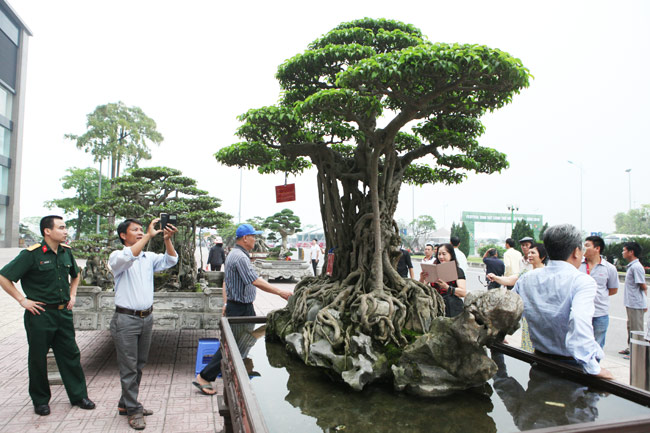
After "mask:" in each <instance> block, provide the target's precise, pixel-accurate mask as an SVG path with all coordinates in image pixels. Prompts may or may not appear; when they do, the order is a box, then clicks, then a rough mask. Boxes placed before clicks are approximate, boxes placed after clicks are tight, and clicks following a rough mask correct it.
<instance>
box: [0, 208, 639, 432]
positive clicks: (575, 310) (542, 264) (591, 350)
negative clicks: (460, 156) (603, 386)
mask: <svg viewBox="0 0 650 433" xmlns="http://www.w3.org/2000/svg"><path fill="white" fill-rule="evenodd" d="M159 220H160V219H159V218H156V219H154V220H153V221H151V223H150V224H149V225H148V227H147V229H146V231H145V230H143V225H142V223H140V222H139V221H138V220H135V219H127V220H125V221H123V222H122V223H121V224H120V225H119V226H118V228H117V233H118V236H119V240H120V242H121V243H122V244H123V246H124V248H122V249H120V250H117V251H114V252H113V253H112V254H111V255H110V258H109V264H110V267H111V270H112V272H113V274H114V279H115V313H114V315H113V318H112V320H111V324H110V330H111V335H112V337H113V341H114V343H115V347H116V352H117V363H118V367H119V376H120V378H119V380H120V383H121V389H122V392H121V395H120V398H119V400H118V402H117V410H118V412H119V414H121V415H126V416H127V420H128V423H129V425H130V426H131V427H132V428H134V429H137V430H141V429H144V428H145V426H146V421H145V418H144V417H145V416H148V415H152V414H153V411H151V410H149V409H147V408H145V407H144V406H143V405H142V404H141V403H140V402H139V401H138V395H139V386H140V381H141V378H142V369H143V368H144V366H145V364H146V362H147V359H148V354H149V346H150V343H151V334H152V329H153V293H154V288H153V275H154V272H158V271H161V270H164V269H168V268H170V267H172V266H174V265H175V264H176V263H177V261H178V256H177V253H176V251H175V249H174V246H173V243H172V238H173V236H174V234H175V233H176V232H177V229H176V227H174V226H173V225H171V224H167V225H166V226H165V227H161V226H160V224H159ZM40 229H41V234H42V235H43V241H42V242H41V243H39V244H35V245H32V246H31V247H29V248H27V249H25V250H23V251H21V253H20V254H19V255H18V256H17V257H16V258H15V259H14V260H13V261H11V262H10V263H9V264H7V265H6V266H5V267H3V268H2V269H1V270H0V285H1V286H2V288H3V289H4V290H5V291H6V292H7V293H8V294H9V295H10V296H11V297H13V298H14V299H15V300H16V301H17V302H18V303H19V304H20V306H21V307H22V308H24V309H25V330H26V332H27V339H28V343H29V355H28V371H29V394H30V397H31V399H32V402H33V404H34V411H35V413H37V414H39V415H43V416H45V415H49V414H50V407H49V400H50V397H51V394H50V388H49V383H48V380H47V362H46V355H47V352H48V349H49V348H50V347H51V348H52V350H53V352H54V356H55V358H56V362H57V365H58V367H59V370H60V372H61V377H62V380H63V384H64V386H65V389H66V392H67V395H68V398H69V400H70V402H71V404H73V405H76V406H79V407H80V408H82V409H88V410H92V409H94V408H95V403H93V402H92V401H91V400H90V399H89V398H88V392H87V389H86V382H85V376H84V373H83V369H82V367H81V363H80V352H79V348H78V347H77V344H76V341H75V332H74V326H73V321H72V309H73V307H74V305H75V301H76V292H77V287H78V285H79V282H80V273H79V268H78V267H77V264H76V262H75V260H74V257H73V254H72V251H71V248H70V247H69V246H68V245H67V244H66V243H65V241H66V238H67V228H66V225H65V223H64V221H63V219H62V218H61V217H60V216H57V215H50V216H47V217H44V218H43V219H42V220H41V223H40ZM161 233H162V234H163V243H164V249H165V251H164V253H153V252H149V251H144V248H145V246H146V245H147V243H148V242H149V241H150V240H151V239H152V238H154V237H155V236H157V235H159V234H161ZM261 233H262V232H261V231H258V230H255V228H254V227H253V226H251V225H250V224H242V225H240V226H239V227H238V228H237V230H236V244H235V246H234V247H233V248H232V249H231V251H230V252H229V254H228V255H227V256H226V255H225V254H224V250H223V242H222V240H221V239H220V238H217V242H216V243H215V246H214V247H213V248H212V249H211V251H210V254H209V256H208V266H210V268H211V269H212V270H220V269H221V267H222V266H224V271H225V273H224V291H223V294H224V307H223V308H224V310H223V314H225V315H226V316H254V315H255V309H254V307H253V302H254V301H255V298H256V294H257V289H260V290H263V291H266V292H269V293H271V294H274V295H277V296H280V297H282V298H283V299H285V300H286V299H288V298H289V297H290V296H291V294H292V292H291V291H289V290H284V289H281V288H278V287H276V286H274V285H272V284H270V283H268V282H267V281H265V280H264V279H262V278H261V277H259V276H258V275H257V273H256V271H255V268H254V267H253V265H252V263H251V259H250V252H251V251H252V249H253V247H254V245H255V240H256V238H255V237H256V235H259V234H261ZM459 243H460V240H459V239H458V238H457V237H453V236H452V237H451V239H450V242H449V243H443V244H430V243H429V244H427V245H426V246H425V249H424V258H423V259H422V262H421V263H422V264H425V265H440V266H443V265H444V266H446V267H447V268H449V267H450V266H451V268H452V269H454V267H455V272H452V274H453V277H449V278H444V279H443V278H438V279H435V280H433V281H432V280H430V279H429V273H428V272H427V271H426V270H423V271H422V272H421V273H420V274H419V281H420V282H421V283H422V284H430V286H431V288H432V289H433V290H435V291H436V292H438V293H439V294H440V295H441V297H442V299H443V300H444V303H445V312H446V315H447V316H448V317H454V316H456V315H459V314H461V313H462V312H463V298H464V297H465V296H466V294H467V280H466V275H467V266H468V264H467V258H466V257H465V255H464V254H463V253H462V251H460V250H459V249H458V245H459ZM505 245H506V251H505V254H504V256H503V259H500V258H499V257H498V253H497V251H496V250H495V249H488V250H487V251H486V252H485V254H484V256H483V262H484V263H485V265H486V278H487V280H488V281H489V282H488V284H487V289H488V290H493V289H497V288H499V287H501V286H504V287H506V288H507V289H511V290H512V291H513V292H514V293H517V294H518V295H519V296H521V299H522V301H523V305H524V312H523V321H522V326H523V334H522V347H523V348H524V349H526V350H529V351H534V352H535V353H536V354H537V355H539V356H543V357H547V358H550V359H554V360H558V361H561V362H565V363H567V364H571V365H575V366H577V367H579V368H581V369H583V370H584V371H585V372H586V373H588V374H592V375H594V376H597V377H601V378H605V379H611V378H612V375H611V373H610V372H609V371H607V370H606V369H604V368H601V367H600V365H599V362H600V361H601V360H602V359H603V357H604V352H603V347H604V345H605V339H606V334H607V328H608V324H609V297H610V296H612V295H615V294H616V293H617V291H618V286H619V283H618V273H617V271H616V268H615V267H614V266H613V265H612V264H610V263H608V262H607V260H606V259H605V258H604V257H603V256H602V253H603V249H604V248H605V243H604V241H603V239H602V238H600V237H599V236H589V237H587V238H586V239H585V240H584V242H583V240H582V236H581V233H580V232H579V231H578V230H577V229H576V228H575V227H573V226H571V225H568V224H563V225H556V226H553V227H550V228H548V229H547V230H546V232H545V233H544V239H543V243H536V242H535V241H534V240H533V239H532V238H530V237H525V238H522V239H520V240H519V245H520V247H521V251H522V252H521V253H520V252H519V251H517V249H516V248H515V245H516V244H515V241H514V240H513V239H507V240H506V242H505ZM323 254H324V251H323V250H322V249H321V247H320V246H319V245H318V242H317V240H316V239H314V240H313V242H312V248H311V250H310V252H309V259H310V260H311V263H312V266H313V269H314V274H315V275H316V274H317V264H318V262H319V261H320V260H321V257H322V256H323ZM640 255H641V247H640V246H639V244H638V243H636V242H626V243H625V244H624V247H623V257H624V258H625V260H626V261H627V262H628V265H627V272H626V275H625V286H624V287H625V292H624V300H625V307H626V311H627V316H628V320H627V327H628V345H629V335H630V331H643V327H644V326H643V322H644V314H645V312H646V311H647V301H646V298H647V285H646V280H645V273H644V269H643V266H642V265H641V264H640V262H639V256H640ZM452 263H453V265H450V264H452ZM397 272H398V273H399V274H400V275H401V276H402V277H404V278H409V277H410V278H412V279H414V277H415V275H414V271H413V263H412V260H411V256H410V254H409V252H408V251H407V250H405V249H402V254H401V257H400V259H399V261H398V263H397ZM433 275H435V274H433ZM432 278H433V279H434V278H436V277H435V276H432ZM19 280H20V281H21V285H22V289H23V292H24V295H23V293H21V292H20V291H19V290H18V289H17V288H16V286H15V285H14V282H17V281H19ZM646 339H647V340H650V333H648V334H646ZM620 353H621V354H623V355H625V356H627V355H629V347H627V348H624V349H623V350H621V352H620ZM220 362H221V354H220V352H217V353H216V354H215V356H213V357H212V360H211V361H210V362H209V364H208V365H207V366H206V367H205V368H204V369H203V370H202V371H201V372H200V373H199V374H198V375H197V376H196V378H195V380H194V381H193V382H192V383H193V384H194V385H195V386H196V387H197V388H198V389H199V390H200V391H201V392H202V393H204V394H206V395H213V394H215V393H216V391H215V389H214V388H213V387H212V382H213V381H214V380H215V379H216V377H217V375H218V374H219V373H220V367H221V366H220Z"/></svg>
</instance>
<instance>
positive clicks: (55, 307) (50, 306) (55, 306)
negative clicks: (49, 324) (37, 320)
mask: <svg viewBox="0 0 650 433" xmlns="http://www.w3.org/2000/svg"><path fill="white" fill-rule="evenodd" d="M66 305H68V304H67V303H66V304H45V305H41V307H43V308H45V309H46V310H63V309H64V308H65V306H66Z"/></svg>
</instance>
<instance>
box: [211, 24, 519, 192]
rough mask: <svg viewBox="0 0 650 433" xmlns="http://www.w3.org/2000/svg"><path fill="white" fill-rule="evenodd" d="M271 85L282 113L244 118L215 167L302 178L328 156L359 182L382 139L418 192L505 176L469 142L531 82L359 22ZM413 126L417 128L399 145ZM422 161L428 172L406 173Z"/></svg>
mask: <svg viewBox="0 0 650 433" xmlns="http://www.w3.org/2000/svg"><path fill="white" fill-rule="evenodd" d="M276 77H277V79H278V81H279V82H280V86H281V87H282V91H283V93H282V98H281V100H280V103H279V104H278V105H277V106H269V107H262V108H259V109H252V110H249V111H248V112H246V113H244V114H242V115H241V116H240V117H239V119H240V120H241V121H242V122H243V125H242V126H241V127H240V128H239V130H238V132H237V135H238V136H239V137H241V138H243V139H244V140H245V141H244V142H240V143H236V144H233V145H231V146H229V147H226V148H223V149H221V150H219V151H218V152H217V153H216V154H215V156H216V158H217V160H218V161H220V162H221V163H223V164H226V165H231V166H232V165H236V166H244V167H249V168H252V167H258V170H259V171H260V172H261V173H270V172H275V171H285V172H291V173H300V172H302V171H303V170H304V169H305V168H307V167H309V166H310V162H309V160H311V161H312V162H313V163H316V164H317V165H319V164H320V161H323V157H325V156H326V155H336V156H332V157H329V156H327V157H326V158H325V159H327V161H333V162H334V164H335V166H336V167H339V168H343V167H345V169H338V171H339V172H340V174H341V175H346V174H348V175H349V174H352V173H358V174H357V175H359V176H365V174H362V173H363V170H362V169H363V167H359V166H358V164H357V163H358V161H359V155H362V154H365V152H366V150H367V146H368V145H369V144H370V143H369V140H372V139H373V135H374V134H376V133H378V132H380V131H382V137H383V138H385V140H384V142H383V144H382V145H384V146H386V149H385V152H384V154H385V155H392V154H393V153H395V154H396V155H398V156H399V161H395V162H397V163H398V164H399V166H401V167H403V169H402V170H400V171H399V173H398V174H399V176H400V178H401V179H403V180H404V181H406V182H409V183H415V184H424V183H435V182H446V183H458V182H461V181H462V180H463V179H464V178H465V177H466V171H467V170H472V171H476V172H479V173H493V172H498V171H500V170H502V169H503V168H506V167H507V166H508V163H507V161H506V159H505V155H503V154H501V153H499V152H497V151H495V150H494V149H490V148H486V147H481V146H480V145H479V144H478V142H477V141H476V138H477V137H478V136H480V135H481V134H482V133H483V131H484V128H483V125H482V124H481V123H480V121H479V120H478V118H479V117H480V116H481V115H483V114H484V113H485V112H486V111H492V110H494V109H497V108H500V107H502V106H503V105H504V104H506V103H508V102H510V100H511V98H512V96H513V95H514V94H516V93H519V91H520V89H521V88H523V87H527V86H528V80H529V78H530V74H529V71H528V69H526V68H525V67H524V66H523V65H522V64H521V61H520V60H518V59H516V58H514V57H511V56H510V55H509V54H507V53H504V52H502V51H500V50H497V49H491V48H488V47H485V46H481V45H469V44H466V45H461V44H442V43H436V44H434V43H431V42H429V41H427V40H426V39H425V38H424V36H423V35H422V33H421V32H420V30H418V29H417V28H415V27H414V26H412V25H409V24H404V23H401V22H399V21H393V20H387V19H370V18H364V19H360V20H356V21H352V22H347V23H342V24H341V25H339V26H337V27H336V28H335V29H333V30H332V31H330V32H329V33H327V34H326V35H324V36H322V37H321V38H319V39H317V40H316V41H314V42H312V43H311V44H310V45H309V48H308V49H307V50H306V51H305V52H304V53H302V54H298V55H296V56H294V57H292V58H290V59H288V60H287V61H285V62H284V63H283V64H282V65H280V67H279V68H278V72H277V75H276ZM390 114H394V117H393V118H392V120H391V119H390V118H389V119H388V120H389V122H388V126H387V127H385V128H383V129H381V130H380V129H379V128H377V126H376V120H377V119H378V118H379V117H382V116H384V117H386V116H387V115H390ZM412 121H419V123H417V124H416V126H415V127H414V128H413V129H412V133H411V134H407V135H403V134H405V132H400V130H401V129H402V127H406V126H407V124H410V123H411V122H412ZM407 136H408V138H407ZM375 138H376V137H375ZM427 155H432V156H433V157H434V158H435V159H436V162H435V164H433V165H429V164H420V165H412V164H411V163H412V162H413V161H414V160H415V159H418V158H422V157H424V156H427ZM355 161H356V162H357V163H355ZM383 163H384V164H385V163H386V160H383ZM393 163H394V162H391V164H393ZM332 169H333V170H332V171H333V172H335V171H337V169H334V167H332Z"/></svg>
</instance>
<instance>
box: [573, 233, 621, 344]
mask: <svg viewBox="0 0 650 433" xmlns="http://www.w3.org/2000/svg"><path fill="white" fill-rule="evenodd" d="M604 249H605V241H604V240H603V238H601V237H600V236H589V237H587V239H585V248H584V251H585V252H584V255H585V257H584V260H583V261H582V264H581V265H580V271H581V272H584V273H585V274H587V275H590V276H591V277H592V278H593V279H594V280H596V285H597V286H598V289H597V291H596V297H595V298H594V307H595V312H594V318H593V320H592V322H591V323H592V325H593V327H594V337H595V338H596V341H597V342H598V344H600V347H602V348H604V347H605V336H606V335H607V327H608V326H609V297H610V296H612V295H615V294H616V292H618V272H617V271H616V268H615V267H614V265H612V264H611V263H609V262H608V261H607V260H606V259H604V258H603V257H601V255H600V254H601V253H602V251H603V250H604Z"/></svg>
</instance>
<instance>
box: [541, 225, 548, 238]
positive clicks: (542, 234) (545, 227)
mask: <svg viewBox="0 0 650 433" xmlns="http://www.w3.org/2000/svg"><path fill="white" fill-rule="evenodd" d="M547 228H548V223H544V225H543V226H542V229H541V230H540V231H539V241H540V242H544V233H545V232H546V229H547Z"/></svg>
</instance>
